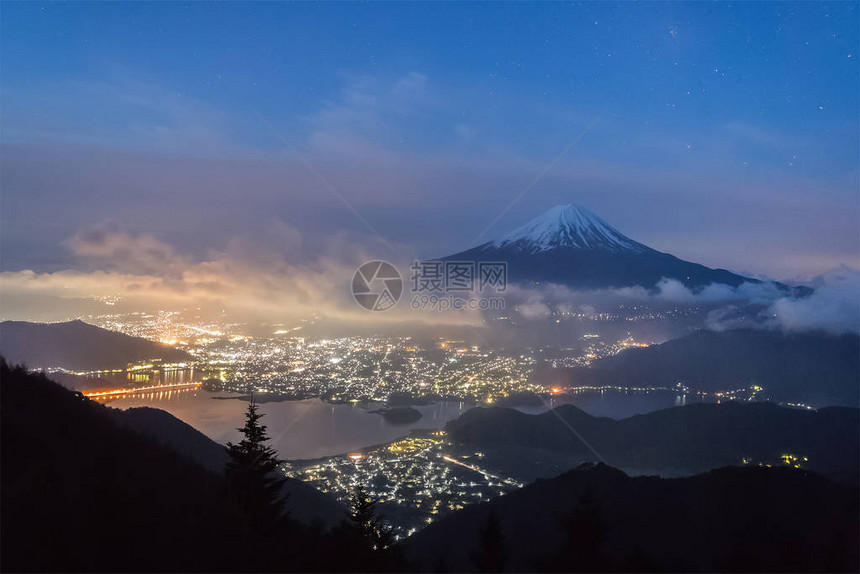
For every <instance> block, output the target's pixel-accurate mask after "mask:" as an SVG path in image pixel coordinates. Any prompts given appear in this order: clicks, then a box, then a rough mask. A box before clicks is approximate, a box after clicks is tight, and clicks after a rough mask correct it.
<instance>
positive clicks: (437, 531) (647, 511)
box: [403, 464, 860, 572]
mask: <svg viewBox="0 0 860 574" xmlns="http://www.w3.org/2000/svg"><path fill="white" fill-rule="evenodd" d="M492 522H495V523H496V524H497V525H498V527H497V528H498V530H497V532H498V535H497V536H496V537H495V539H496V540H495V542H496V544H492V542H493V540H492V538H493V537H490V538H491V540H488V536H487V529H488V524H490V523H492ZM858 540H860V538H858V491H857V488H856V487H847V486H840V485H836V484H834V483H831V482H829V481H828V480H826V479H823V478H821V477H819V476H816V475H814V474H811V473H808V472H804V471H802V470H798V469H789V468H721V469H717V470H713V471H710V472H708V473H705V474H700V475H696V476H692V477H688V478H680V479H661V478H658V477H654V476H641V477H629V476H627V475H625V474H624V473H622V472H621V471H618V470H616V469H613V468H610V467H608V466H605V465H602V464H598V465H596V466H585V467H582V468H579V469H575V470H572V471H569V472H567V473H565V474H562V475H560V476H558V477H556V478H552V479H547V480H538V481H537V482H535V483H533V484H530V485H527V486H525V487H524V488H523V489H521V490H519V491H517V492H514V493H511V494H508V495H505V496H502V497H500V498H496V499H493V500H491V501H489V502H487V503H483V504H476V505H471V506H468V507H466V508H465V509H463V510H462V511H459V512H457V513H455V514H452V515H450V516H447V517H445V518H442V519H441V520H439V521H438V522H435V523H433V524H431V525H429V526H428V527H427V528H425V529H424V530H422V531H420V532H418V533H416V534H415V535H413V536H412V537H411V538H409V539H407V540H406V541H405V542H404V544H403V550H404V555H405V557H406V558H407V560H409V561H410V562H411V564H412V566H413V568H415V569H416V570H418V571H420V572H431V571H432V572H466V571H480V568H481V558H482V556H481V551H482V549H483V548H485V547H488V546H490V547H497V548H499V549H500V550H501V551H500V552H498V554H499V555H501V556H502V560H501V562H502V564H501V568H500V570H502V571H506V572H526V571H535V570H537V571H545V572H590V571H592V572H600V571H616V572H630V571H647V572H793V571H799V572H818V571H821V572H828V571H845V572H855V571H857V567H858V542H857V541H858ZM442 549H444V552H442V551H441V550H442Z"/></svg>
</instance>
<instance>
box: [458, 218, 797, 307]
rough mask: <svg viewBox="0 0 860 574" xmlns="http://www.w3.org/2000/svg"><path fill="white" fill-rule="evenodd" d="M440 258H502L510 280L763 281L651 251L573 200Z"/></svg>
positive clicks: (593, 284)
mask: <svg viewBox="0 0 860 574" xmlns="http://www.w3.org/2000/svg"><path fill="white" fill-rule="evenodd" d="M442 259H444V260H448V261H504V262H507V264H508V280H509V281H510V282H512V283H520V284H531V285H533V284H536V283H556V284H560V285H566V286H569V287H573V288H582V289H601V288H609V287H631V286H636V285H640V286H642V287H645V288H647V289H650V288H653V287H654V286H655V285H656V284H657V283H658V282H659V281H660V280H661V279H662V278H664V277H666V278H669V279H676V280H678V281H680V282H681V283H683V284H684V285H686V286H687V287H689V288H691V289H694V290H695V289H700V288H702V287H705V286H707V285H710V284H711V283H721V284H725V285H731V286H732V287H736V286H738V285H740V284H741V283H761V281H759V280H757V279H751V278H749V277H743V276H741V275H737V274H735V273H732V272H730V271H726V270H725V269H711V268H709V267H705V266H704V265H699V264H697V263H690V262H689V261H684V260H682V259H678V258H677V257H675V256H674V255H670V254H668V253H661V252H660V251H656V250H654V249H651V248H650V247H648V246H646V245H643V244H641V243H639V242H637V241H634V240H632V239H630V238H629V237H627V236H626V235H624V234H623V233H621V232H620V231H618V230H617V229H615V228H614V227H612V226H611V225H609V224H608V223H606V222H605V221H604V220H603V219H601V218H600V217H598V216H597V215H595V214H594V213H592V212H590V211H588V210H587V209H585V208H584V207H581V206H578V205H572V204H568V205H559V206H556V207H553V208H552V209H550V210H549V211H547V212H546V213H543V214H542V215H539V216H538V217H536V218H535V219H533V220H532V221H530V222H528V223H526V224H525V225H523V226H522V227H520V228H518V229H516V230H514V231H513V232H511V233H509V234H508V235H505V236H504V237H501V238H499V239H496V240H494V241H489V242H487V243H484V244H483V245H479V246H478V247H475V248H473V249H469V250H466V251H463V252H461V253H456V254H454V255H450V256H448V257H443V258H442ZM780 286H781V287H782V288H784V289H786V290H788V288H787V287H786V286H784V285H780ZM807 291H808V290H802V291H801V292H800V294H802V293H805V292H807Z"/></svg>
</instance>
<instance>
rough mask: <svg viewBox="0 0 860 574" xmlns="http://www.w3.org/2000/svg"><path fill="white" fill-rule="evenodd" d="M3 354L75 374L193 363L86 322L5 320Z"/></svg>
mask: <svg viewBox="0 0 860 574" xmlns="http://www.w3.org/2000/svg"><path fill="white" fill-rule="evenodd" d="M0 355H2V356H4V357H6V360H7V361H9V363H12V364H16V363H21V364H25V365H27V366H29V367H32V368H50V367H61V368H64V369H70V370H75V371H90V370H98V369H122V368H125V367H126V365H128V364H129V363H134V362H137V361H147V360H152V359H161V360H163V361H165V362H174V361H176V362H181V361H188V360H191V356H190V355H189V354H188V353H186V352H185V351H181V350H179V349H173V348H171V347H168V346H166V345H161V344H159V343H155V342H153V341H149V340H147V339H141V338H140V337H132V336H130V335H126V334H124V333H117V332H115V331H108V330H107V329H102V328H101V327H96V326H95V325H88V324H87V323H84V322H83V321H69V322H67V323H30V322H27V321H3V322H2V323H0Z"/></svg>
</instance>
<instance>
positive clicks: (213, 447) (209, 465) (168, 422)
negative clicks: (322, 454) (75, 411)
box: [107, 407, 347, 528]
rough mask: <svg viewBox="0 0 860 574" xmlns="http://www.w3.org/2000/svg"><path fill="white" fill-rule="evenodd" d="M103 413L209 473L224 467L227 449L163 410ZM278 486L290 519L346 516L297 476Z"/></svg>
mask: <svg viewBox="0 0 860 574" xmlns="http://www.w3.org/2000/svg"><path fill="white" fill-rule="evenodd" d="M107 413H108V414H109V415H110V417H111V418H112V419H113V420H114V422H115V423H117V424H118V425H120V426H124V427H127V428H130V429H132V430H134V431H136V432H137V433H139V434H142V435H145V436H148V437H151V438H153V439H155V440H157V441H158V442H160V443H161V444H163V445H165V446H167V447H170V448H172V449H173V450H175V451H177V452H178V453H179V454H181V455H182V456H184V457H186V458H188V459H190V460H193V461H195V462H196V463H198V464H199V465H200V466H202V467H203V468H205V469H206V470H208V471H210V472H212V473H215V474H220V473H221V472H222V471H223V470H224V465H225V464H226V463H227V449H226V448H225V447H224V446H223V445H221V444H218V443H217V442H215V441H213V440H212V439H210V438H209V437H207V436H206V435H204V434H203V433H201V432H200V431H198V430H197V429H195V428H194V427H192V426H191V425H189V424H187V423H184V422H183V421H181V420H179V419H178V418H176V417H174V416H173V415H171V414H170V413H168V412H166V411H163V410H161V409H154V408H151V407H138V408H132V409H126V410H120V409H107ZM282 490H283V493H284V496H285V501H284V509H285V510H286V511H287V512H288V513H289V515H290V518H292V519H294V520H298V521H301V522H304V523H307V524H320V525H322V526H324V527H326V528H330V527H332V526H335V525H337V524H338V523H339V522H340V521H342V520H344V519H345V518H346V517H347V512H346V508H345V507H344V506H343V505H341V504H340V503H339V502H338V501H337V500H335V499H334V498H332V497H330V496H328V495H327V494H323V493H322V492H320V491H319V490H317V489H316V488H314V487H312V486H310V485H308V484H306V483H304V482H302V481H300V480H296V479H294V478H287V479H286V482H285V483H284V486H283V489H282Z"/></svg>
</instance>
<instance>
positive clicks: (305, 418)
mask: <svg viewBox="0 0 860 574" xmlns="http://www.w3.org/2000/svg"><path fill="white" fill-rule="evenodd" d="M231 396H236V395H231V394H230V393H208V392H206V391H202V390H199V389H195V390H181V391H171V392H159V393H157V394H156V393H152V394H149V395H133V396H127V397H123V398H120V399H116V400H113V401H111V402H110V403H108V404H109V406H111V407H114V408H121V409H126V408H130V407H143V406H150V407H155V408H160V409H164V410H165V411H167V412H169V413H171V414H172V415H173V416H175V417H177V418H179V419H182V420H183V421H185V422H186V423H188V424H190V425H191V426H193V427H194V428H196V429H197V430H199V431H200V432H202V433H203V434H205V435H207V436H208V437H209V438H211V439H212V440H215V441H217V442H220V443H222V444H223V443H226V442H227V441H228V440H230V441H236V440H238V438H239V432H238V431H237V430H236V427H238V426H241V425H242V424H243V422H244V413H245V409H246V408H247V402H246V401H242V400H236V399H228V398H222V399H218V398H214V397H231ZM683 399H684V397H683V395H677V394H675V393H673V392H669V391H652V392H648V393H646V392H632V391H616V390H606V391H588V392H581V393H572V394H569V395H565V396H563V397H562V398H560V399H558V398H554V399H551V400H550V401H549V402H548V403H547V405H543V406H533V407H519V409H518V410H520V411H522V412H525V413H529V414H539V413H541V412H545V411H546V410H547V406H548V405H551V406H553V407H555V406H558V405H560V404H566V403H570V404H574V405H576V406H578V407H579V408H581V409H582V410H584V411H586V412H587V413H589V414H591V415H594V416H600V417H611V418H615V419H620V418H625V417H629V416H633V415H636V414H642V413H646V412H650V411H654V410H657V409H663V408H667V407H671V406H675V405H680V404H683V403H682V401H683ZM691 399H693V397H689V396H688V397H686V400H691ZM259 406H260V411H261V412H262V413H263V414H265V415H266V416H265V418H264V419H263V422H264V423H265V424H266V425H267V426H268V427H269V436H271V437H272V445H273V446H274V447H275V448H276V449H277V451H278V453H279V454H280V456H281V457H282V458H285V459H303V458H318V457H322V456H329V455H335V454H342V453H347V452H352V451H355V450H358V449H361V448H364V447H368V446H373V445H377V444H382V443H386V442H390V441H393V440H397V439H399V438H402V437H404V436H406V435H408V434H409V432H410V431H411V430H412V429H438V428H442V427H444V426H445V423H447V422H448V421H450V420H453V419H455V418H457V417H459V416H460V415H461V414H463V413H464V412H466V411H467V410H469V409H470V408H472V407H473V405H472V404H470V403H462V402H446V401H442V402H438V403H435V404H432V405H425V406H419V407H415V408H417V409H418V410H419V411H421V414H422V415H423V417H422V418H421V420H419V421H418V422H415V423H412V424H406V425H400V424H394V423H390V422H388V421H386V420H385V419H384V418H382V417H381V416H380V415H378V414H373V413H371V412H369V411H372V410H374V409H377V408H379V407H380V406H381V405H380V404H371V405H351V404H337V405H334V404H329V403H326V402H324V401H321V400H319V399H306V400H302V401H281V402H269V403H260V405H259Z"/></svg>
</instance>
